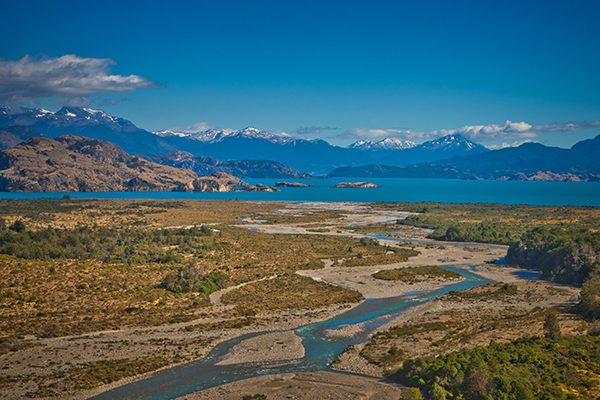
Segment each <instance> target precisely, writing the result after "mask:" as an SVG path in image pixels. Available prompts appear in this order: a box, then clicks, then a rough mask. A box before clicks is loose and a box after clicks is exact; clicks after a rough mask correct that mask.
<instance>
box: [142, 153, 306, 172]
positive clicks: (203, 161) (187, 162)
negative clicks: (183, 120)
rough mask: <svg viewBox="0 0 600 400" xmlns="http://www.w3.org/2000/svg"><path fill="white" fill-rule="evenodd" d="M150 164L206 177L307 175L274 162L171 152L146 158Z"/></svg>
mask: <svg viewBox="0 0 600 400" xmlns="http://www.w3.org/2000/svg"><path fill="white" fill-rule="evenodd" d="M146 158H147V159H148V160H150V161H152V162H156V163H159V164H163V165H168V166H171V167H176V168H186V169H191V170H192V171H194V172H195V173H197V174H198V176H208V175H211V174H212V173H213V172H225V173H227V174H229V175H233V176H237V177H238V178H264V179H308V178H311V176H310V175H309V174H305V173H304V172H300V171H298V170H295V169H293V168H290V167H287V166H285V165H283V164H281V163H278V162H276V161H267V160H241V161H236V160H231V161H219V160H217V159H216V158H212V157H195V156H194V155H193V154H191V153H188V152H186V151H172V152H170V153H166V154H159V155H157V156H151V157H146Z"/></svg>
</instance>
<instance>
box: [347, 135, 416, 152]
mask: <svg viewBox="0 0 600 400" xmlns="http://www.w3.org/2000/svg"><path fill="white" fill-rule="evenodd" d="M415 146H417V144H416V143H414V142H411V141H410V140H400V139H393V138H385V139H382V140H380V141H378V142H371V141H368V140H359V141H357V142H355V143H352V144H351V145H350V146H348V148H349V149H355V150H404V149H410V148H411V147H415Z"/></svg>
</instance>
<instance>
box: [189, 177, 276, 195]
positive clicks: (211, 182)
mask: <svg viewBox="0 0 600 400" xmlns="http://www.w3.org/2000/svg"><path fill="white" fill-rule="evenodd" d="M179 190H180V191H184V192H236V191H246V192H279V191H280V190H279V189H276V188H272V187H269V186H266V185H261V184H258V185H255V186H251V185H250V184H248V183H246V182H244V181H243V180H241V179H240V178H236V177H235V176H233V175H229V174H226V173H224V172H213V174H212V175H211V176H203V177H200V178H197V179H194V180H193V181H192V182H189V183H187V184H185V185H181V186H180V188H179Z"/></svg>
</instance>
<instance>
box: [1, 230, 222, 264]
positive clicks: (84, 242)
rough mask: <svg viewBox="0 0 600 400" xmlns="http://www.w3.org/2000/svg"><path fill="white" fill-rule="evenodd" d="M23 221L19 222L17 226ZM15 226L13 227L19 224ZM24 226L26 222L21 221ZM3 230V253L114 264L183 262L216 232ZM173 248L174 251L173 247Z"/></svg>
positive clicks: (42, 258) (202, 246)
mask: <svg viewBox="0 0 600 400" xmlns="http://www.w3.org/2000/svg"><path fill="white" fill-rule="evenodd" d="M18 222H20V220H17V221H16V222H15V224H17V223H18ZM15 224H13V225H15ZM21 224H22V222H21ZM18 228H19V229H12V227H11V229H7V230H3V231H0V254H7V255H12V256H16V257H19V258H24V259H41V260H44V259H46V260H47V259H55V258H60V259H65V258H70V259H95V260H99V261H103V262H111V263H134V264H141V263H148V262H159V263H167V262H172V261H175V262H181V261H182V260H183V258H182V256H181V255H180V254H176V252H175V251H173V248H174V247H173V246H176V248H177V250H178V252H179V253H181V252H182V251H183V252H188V253H189V252H194V249H196V248H200V249H203V248H206V245H205V244H204V240H203V239H204V238H205V237H207V236H212V229H210V228H208V227H206V226H203V227H201V228H191V229H140V228H138V229H116V228H106V227H100V228H90V227H87V226H85V227H79V228H74V229H60V228H56V229H53V228H45V229H41V230H36V231H33V230H26V229H25V227H24V226H21V225H18ZM169 247H170V248H169Z"/></svg>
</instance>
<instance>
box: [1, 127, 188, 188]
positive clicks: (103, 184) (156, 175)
mask: <svg viewBox="0 0 600 400" xmlns="http://www.w3.org/2000/svg"><path fill="white" fill-rule="evenodd" d="M194 179H196V173H194V172H192V171H190V170H185V169H178V168H172V167H167V166H164V165H160V164H155V163H152V162H149V161H146V160H144V159H142V158H140V157H137V156H131V155H129V154H127V153H125V152H124V151H123V150H122V149H121V148H120V147H118V146H115V145H113V144H111V143H109V142H105V141H102V140H96V139H88V138H85V137H79V136H72V135H67V136H61V137H59V138H56V139H48V138H42V137H37V138H33V139H29V140H27V141H25V142H23V143H21V144H19V145H17V146H14V147H10V148H7V149H5V150H3V151H1V152H0V191H10V192H103V191H172V190H176V189H177V188H178V187H179V186H181V185H185V184H187V183H189V182H191V181H193V180H194Z"/></svg>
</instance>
